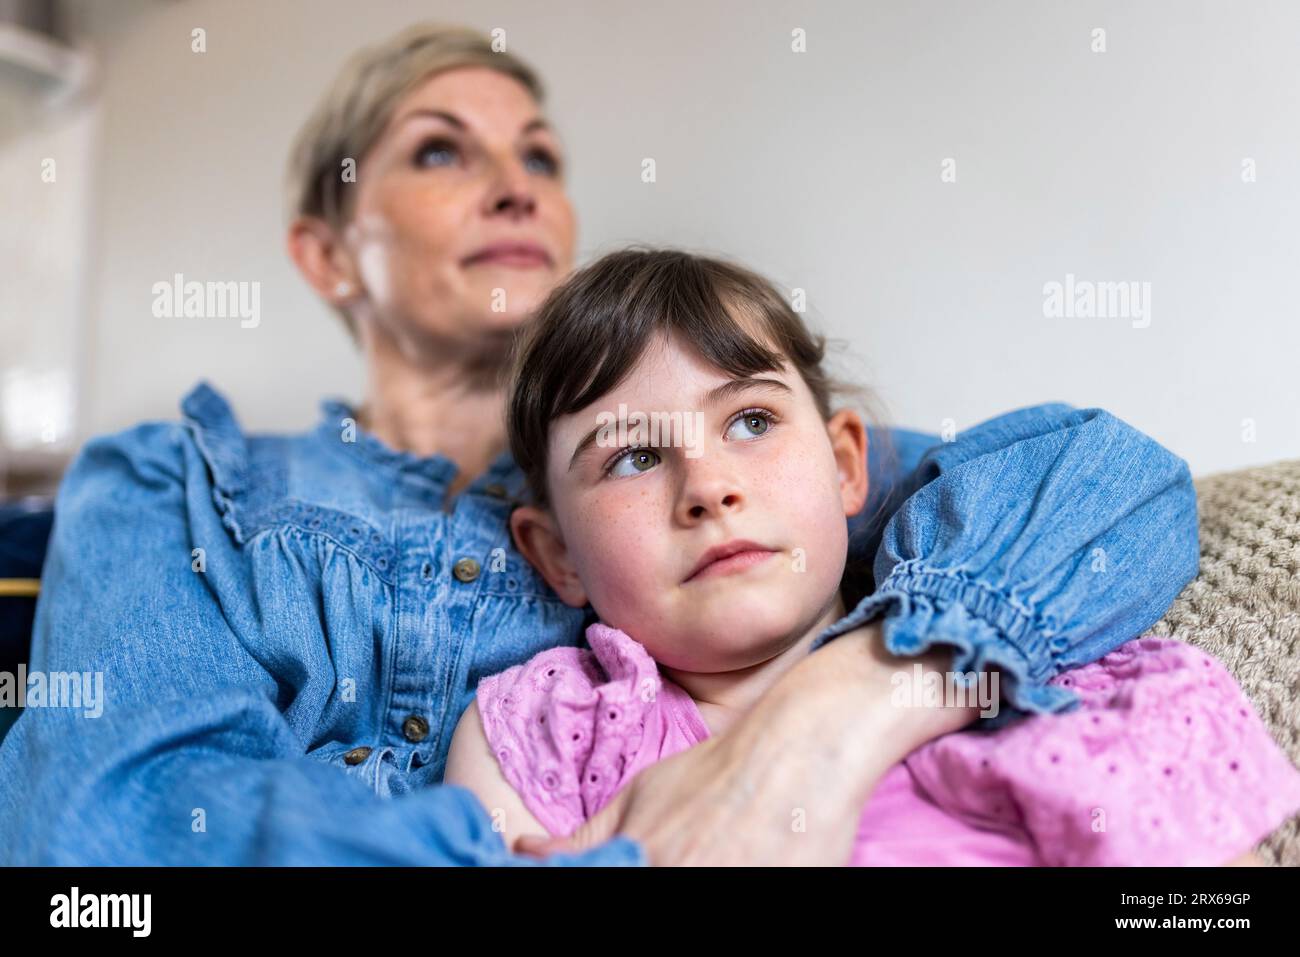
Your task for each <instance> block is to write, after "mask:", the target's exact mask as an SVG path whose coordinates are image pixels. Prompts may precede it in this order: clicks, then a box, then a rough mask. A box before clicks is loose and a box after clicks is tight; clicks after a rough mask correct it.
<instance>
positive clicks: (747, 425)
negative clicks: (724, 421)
mask: <svg viewBox="0 0 1300 957" xmlns="http://www.w3.org/2000/svg"><path fill="white" fill-rule="evenodd" d="M771 425H772V415H771V413H769V412H765V411H763V410H762V409H747V410H746V411H744V412H742V413H740V415H738V416H736V417H735V418H734V419H732V421H731V424H730V425H729V426H727V438H729V439H752V438H757V437H758V436H760V435H762V434H763V433H764V432H766V431H767V430H768V428H770V427H771ZM737 427H739V428H737Z"/></svg>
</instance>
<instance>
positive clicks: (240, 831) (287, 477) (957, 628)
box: [0, 384, 1197, 865]
mask: <svg viewBox="0 0 1300 957" xmlns="http://www.w3.org/2000/svg"><path fill="white" fill-rule="evenodd" d="M182 411H183V413H184V421H183V422H181V423H165V422H155V423H146V424H143V425H140V426H137V427H135V428H132V429H129V430H127V431H124V432H121V433H119V434H116V435H110V436H106V437H101V438H98V439H95V440H93V441H91V442H89V443H87V444H86V446H85V447H84V449H83V450H82V451H81V453H80V455H79V456H78V458H77V459H76V461H75V462H74V464H73V466H72V468H71V469H70V471H69V473H68V475H67V476H66V478H65V480H64V482H63V485H62V487H61V489H60V492H59V497H58V500H57V504H56V515H55V527H54V533H53V539H52V541H51V545H50V551H49V554H48V557H47V559H46V564H45V568H44V573H43V592H42V598H41V600H40V603H39V605H38V608H37V618H36V624H35V635H34V639H33V641H34V644H33V649H32V659H31V663H30V669H31V670H32V671H40V672H44V673H46V674H47V675H49V674H51V673H55V672H72V671H76V672H83V673H94V672H99V673H102V676H103V677H102V680H103V697H104V699H105V700H104V701H103V704H102V713H101V714H99V715H98V716H96V717H91V716H89V715H88V714H87V713H85V711H84V710H78V709H74V708H67V707H32V706H29V707H28V708H27V709H26V710H25V711H24V712H23V713H22V715H21V717H20V718H19V720H18V722H17V723H16V724H15V726H14V728H13V730H12V731H11V732H10V733H9V735H8V736H7V737H6V738H5V739H4V742H3V745H0V863H4V864H90V865H129V864H193V863H203V864H513V863H531V861H530V860H529V859H525V858H516V857H514V856H512V855H511V854H509V853H508V851H507V850H506V848H505V846H504V844H503V842H502V840H501V838H500V836H499V834H497V833H496V832H494V831H493V830H492V825H491V820H490V818H489V817H488V816H487V812H486V811H485V810H484V809H483V808H482V807H481V806H480V805H479V803H478V802H477V800H476V799H475V798H474V796H473V795H472V793H471V792H469V791H468V790H466V789H464V788H461V787H455V786H449V785H442V784H440V783H439V782H440V781H441V778H442V773H443V768H444V764H445V761H446V755H447V750H448V747H449V745H450V740H451V736H452V732H453V731H454V729H455V726H456V723H457V721H458V719H459V717H460V715H461V713H462V711H463V710H464V709H465V708H466V707H467V706H468V705H469V704H470V702H471V700H472V698H473V695H474V692H475V688H476V685H477V683H478V681H479V679H481V678H483V677H484V676H486V675H490V674H493V673H495V672H498V671H501V670H503V669H505V668H507V667H509V666H510V665H513V664H517V663H520V662H523V661H525V660H527V659H528V658H529V657H531V656H532V655H533V654H535V653H536V652H538V651H541V650H542V649H544V648H548V647H553V646H555V645H558V644H580V643H581V642H582V640H583V630H584V626H585V624H586V623H587V621H588V620H591V619H590V612H589V611H583V610H579V609H573V608H570V607H568V606H566V605H564V604H563V603H562V602H561V601H560V600H559V599H558V598H557V597H556V596H555V595H554V594H553V593H552V592H551V591H550V590H549V588H548V587H547V586H546V584H545V583H544V582H543V581H542V580H541V578H540V576H538V575H537V574H536V573H535V572H534V571H533V570H532V569H531V568H530V567H529V566H528V564H527V563H526V562H525V561H524V560H523V559H522V557H521V556H520V555H519V554H518V552H516V551H515V549H514V547H513V545H512V542H511V539H510V534H509V527H508V524H507V517H508V515H509V512H510V510H511V508H512V503H513V502H514V501H516V500H518V499H521V498H522V497H523V496H524V495H525V494H526V492H525V488H524V481H523V477H522V475H521V473H520V472H519V471H518V469H517V467H516V466H515V465H514V463H513V462H512V460H511V459H510V458H509V456H508V455H502V456H501V457H500V458H499V459H497V461H496V462H495V463H494V464H493V465H492V466H491V468H490V469H489V470H488V471H487V472H486V473H485V474H483V475H482V476H479V477H478V478H477V479H476V480H475V481H473V483H472V484H470V485H469V486H468V487H467V488H466V489H465V490H464V491H463V492H461V493H460V494H458V495H456V496H455V497H454V499H453V500H452V501H450V502H448V500H447V496H446V492H447V489H448V487H449V485H450V483H451V482H452V480H453V479H454V477H455V475H456V466H455V465H454V464H453V463H452V462H451V461H450V460H449V459H447V458H445V457H441V456H434V457H431V458H421V457H416V456H413V455H410V454H406V453H400V452H395V451H393V450H391V449H389V448H387V447H385V446H384V445H383V444H382V443H381V442H380V441H379V440H378V439H376V438H375V437H373V436H371V435H369V434H367V433H365V432H364V431H361V430H359V429H356V428H355V425H354V424H353V423H352V420H351V412H350V410H349V409H348V407H347V406H346V405H344V404H342V403H338V402H326V403H325V404H324V416H323V420H322V421H321V423H320V425H319V426H318V427H317V428H316V429H315V430H314V431H311V432H308V433H306V434H301V435H294V436H250V435H246V434H245V433H244V432H243V430H242V429H241V428H240V427H239V425H238V424H237V422H236V420H235V418H234V416H233V414H232V413H231V410H230V408H229V406H228V404H227V403H226V401H225V400H224V399H223V398H222V397H221V396H220V395H219V394H218V393H217V392H215V391H214V390H213V389H211V388H210V387H208V386H207V385H204V384H201V385H199V386H198V387H197V388H195V389H194V390H193V391H192V392H191V393H190V394H189V395H188V396H186V398H185V399H184V401H183V403H182ZM882 437H883V436H882V434H881V433H879V432H874V431H873V439H872V441H873V445H876V444H878V440H880V439H881V438H882ZM892 437H893V439H894V445H895V447H896V450H897V455H895V456H877V457H875V459H873V460H872V461H871V463H870V464H871V475H872V479H873V484H874V488H873V491H872V496H871V502H869V504H868V506H867V508H866V509H864V511H863V513H862V515H861V516H858V517H857V518H855V519H854V520H853V521H852V522H851V523H850V525H851V531H852V535H851V538H850V540H851V542H852V549H853V552H854V555H855V556H856V557H857V558H858V559H866V558H868V557H869V556H870V555H871V554H874V553H875V552H876V547H877V543H879V545H880V547H879V554H878V558H877V560H876V565H875V573H876V580H877V581H879V582H880V587H879V589H877V591H876V592H875V593H874V594H873V595H872V596H870V597H868V598H866V599H865V600H864V601H863V602H862V603H861V604H860V605H859V606H858V607H857V608H855V609H854V610H853V611H852V612H851V613H850V614H849V615H847V616H846V617H845V618H844V619H842V620H841V621H840V622H838V623H836V624H835V625H834V626H832V627H830V628H828V629H826V631H825V632H823V634H822V635H821V636H819V639H818V644H819V645H820V644H821V643H823V642H824V641H826V640H829V639H830V638H832V637H834V636H835V635H838V634H842V633H843V632H844V631H846V630H848V629H849V628H851V627H853V626H854V625H856V624H857V623H859V622H861V621H863V620H866V619H867V618H868V617H870V616H873V615H878V614H884V615H885V616H886V620H885V632H884V633H885V636H886V640H887V642H888V643H889V645H890V647H891V648H893V649H894V650H896V651H900V652H903V653H912V652H915V651H919V650H920V649H922V648H924V647H926V646H928V645H929V644H931V643H933V642H943V643H947V644H950V645H952V646H954V647H955V648H956V650H957V656H956V660H957V662H958V664H959V665H960V666H963V670H965V666H967V665H979V664H987V663H996V664H998V665H1000V666H1002V668H1003V669H1004V672H1006V673H1007V674H1008V675H1010V676H1011V677H1013V678H1014V680H1013V681H1011V682H1009V687H1008V683H1006V682H1004V692H1005V697H1006V698H1007V702H1008V703H1009V704H1010V705H1011V706H1012V707H1010V708H1008V707H1005V706H1004V708H1003V713H1004V714H1015V713H1020V711H1021V709H1023V710H1026V711H1040V712H1045V711H1052V710H1059V709H1062V708H1066V707H1069V706H1070V705H1071V700H1069V699H1070V698H1071V697H1072V696H1070V695H1067V694H1065V693H1063V692H1061V691H1058V690H1057V689H1055V688H1048V687H1046V686H1045V685H1044V682H1045V681H1046V680H1047V679H1048V678H1050V677H1051V676H1052V675H1053V674H1055V673H1056V672H1057V671H1059V670H1060V669H1062V668H1064V667H1067V666H1069V665H1071V664H1076V663H1079V662H1082V661H1087V660H1091V659H1092V658H1095V657H1098V656H1100V655H1101V654H1103V653H1104V652H1106V651H1107V650H1109V649H1110V648H1112V647H1114V646H1115V645H1117V644H1119V643H1121V642H1122V641H1124V640H1126V639H1128V638H1130V637H1133V636H1135V635H1137V634H1139V633H1140V632H1141V631H1142V630H1144V629H1145V628H1146V627H1148V626H1149V625H1151V624H1152V623H1154V622H1155V621H1156V620H1157V619H1158V618H1159V616H1160V615H1161V614H1162V613H1163V612H1164V610H1165V608H1166V607H1167V606H1168V605H1169V603H1170V602H1171V601H1172V599H1173V598H1174V596H1175V595H1176V594H1177V592H1178V591H1179V590H1180V589H1181V587H1182V586H1183V585H1184V584H1185V583H1186V582H1187V581H1189V580H1190V579H1191V578H1192V577H1193V575H1194V574H1195V572H1196V567H1197V539H1196V506H1195V497H1194V492H1193V489H1192V485H1191V482H1190V477H1189V475H1188V471H1187V468H1186V465H1185V464H1184V463H1183V462H1182V461H1181V460H1180V459H1178V458H1177V457H1175V456H1173V455H1171V454H1170V453H1169V452H1167V451H1165V450H1164V449H1162V448H1161V447H1160V446H1158V445H1157V444H1155V443H1154V442H1152V441H1151V440H1150V439H1147V438H1145V437H1144V436H1142V435H1141V434H1139V433H1137V432H1136V431H1134V430H1133V429H1131V428H1130V427H1128V426H1126V425H1124V424H1123V423H1121V422H1119V421H1118V420H1116V419H1115V418H1113V417H1112V416H1110V415H1108V414H1107V413H1105V412H1102V411H1100V410H1084V411H1079V410H1073V409H1070V408H1068V407H1066V406H1042V407H1038V408H1031V409H1025V410H1021V411H1018V412H1013V413H1011V414H1009V415H1006V416H1002V417H1000V418H998V419H995V420H993V421H992V422H989V423H987V424H985V425H983V426H981V427H979V428H977V429H974V430H972V431H971V432H969V433H966V434H964V435H962V436H961V437H959V438H957V439H956V440H955V441H953V442H947V443H937V440H936V438H935V437H933V436H925V435H922V434H920V433H911V432H904V431H901V430H900V431H896V432H894V433H893V435H892ZM869 457H870V456H869ZM891 516H892V517H891ZM886 519H888V521H887V522H886V521H885V520H886ZM1098 550H1100V553H1101V554H1103V555H1104V556H1105V558H1104V563H1103V564H1104V570H1103V571H1097V570H1096V569H1097V568H1098V561H1099V560H1098V558H1097V554H1098ZM546 863H551V864H572V863H580V864H643V863H645V858H644V852H643V850H642V848H641V847H640V845H638V844H637V843H636V842H634V841H632V840H630V839H628V838H615V839H614V840H612V841H610V842H607V843H606V844H604V845H602V846H601V847H598V848H595V849H593V850H590V851H587V852H585V853H582V854H575V855H556V856H555V857H553V858H551V859H550V860H549V861H548V862H546Z"/></svg>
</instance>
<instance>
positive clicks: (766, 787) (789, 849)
mask: <svg viewBox="0 0 1300 957" xmlns="http://www.w3.org/2000/svg"><path fill="white" fill-rule="evenodd" d="M950 660H951V649H943V648H941V649H939V650H936V651H935V652H933V653H931V654H928V655H925V656H922V657H918V658H899V657H895V656H893V655H890V654H889V653H888V652H886V651H885V649H884V643H883V641H882V640H881V638H880V634H879V625H878V624H872V625H868V626H865V627H863V628H860V629H858V630H856V631H852V632H849V633H847V634H845V635H843V636H842V637H840V638H838V639H836V640H835V641H833V642H831V643H830V644H829V645H827V646H826V647H825V648H822V649H820V650H819V651H817V652H816V653H814V654H812V655H809V656H808V657H807V658H806V659H804V660H803V661H801V662H800V663H799V664H798V665H797V666H795V667H794V668H793V669H791V670H790V672H789V673H788V674H787V675H785V676H784V677H783V678H782V679H781V681H780V682H778V684H777V685H776V686H775V687H774V688H772V689H771V690H770V691H769V692H768V693H767V694H766V695H765V696H764V697H763V698H762V699H761V700H760V701H759V702H758V704H757V705H755V706H754V708H753V709H752V710H751V711H750V712H749V713H748V714H746V715H745V716H744V717H742V718H741V719H739V720H737V721H736V723H735V724H734V725H733V726H732V727H731V729H730V730H728V731H727V732H726V733H725V734H723V735H719V736H716V737H712V738H710V739H708V740H707V741H704V742H702V743H701V744H698V745H696V746H695V747H693V748H691V749H690V750H688V751H683V752H681V753H679V754H675V755H673V756H672V757H670V758H667V759H665V760H664V761H661V762H659V763H657V764H654V765H652V766H650V767H648V768H646V769H645V770H644V771H642V772H641V773H640V774H638V775H637V776H636V777H635V778H634V779H633V780H632V782H631V783H630V784H629V785H628V786H627V787H625V788H624V789H623V790H622V791H620V792H619V793H618V795H616V796H615V798H614V799H613V800H612V801H611V802H610V803H609V804H607V805H606V806H605V807H604V808H602V809H601V811H600V813H598V814H596V815H595V816H594V817H592V818H591V819H590V820H589V821H587V822H586V824H584V825H583V826H582V827H581V828H579V829H578V830H577V831H576V832H574V834H573V835H571V836H570V837H569V838H567V839H562V838H545V837H533V836H525V837H521V838H519V839H518V841H516V843H515V846H514V850H515V851H517V852H519V853H528V854H538V855H541V854H550V853H554V852H557V851H579V850H584V849H587V848H590V847H593V846H595V845H597V844H600V843H602V842H604V841H606V840H608V839H609V838H610V837H612V836H613V835H614V834H616V833H618V834H622V835H624V836H626V837H630V838H632V839H634V840H636V841H638V842H639V843H640V844H641V845H642V846H643V847H644V848H645V851H646V854H647V856H648V858H649V860H650V863H652V864H656V865H723V864H736V865H777V864H789V865H844V864H847V863H848V862H849V858H850V855H851V853H852V850H853V843H854V838H855V836H856V835H857V831H858V825H859V821H860V819H861V816H862V809H863V806H864V804H865V803H866V800H867V798H868V797H870V795H871V791H872V789H873V788H874V787H875V785H876V783H877V782H878V781H879V780H880V778H881V777H882V776H883V775H884V773H885V772H886V771H888V770H889V768H890V767H892V766H893V765H894V764H896V763H897V762H898V761H900V760H902V759H903V758H904V757H906V756H907V755H908V754H909V753H910V752H911V751H913V750H914V749H915V748H917V747H918V746H920V745H921V744H924V743H925V742H926V741H928V740H930V739H931V738H934V737H937V736H939V735H941V734H946V733H948V732H950V731H955V730H958V729H959V728H961V727H964V726H965V725H966V724H967V723H969V722H970V721H972V720H973V719H974V718H975V716H976V715H977V714H978V710H977V709H976V708H927V707H897V706H894V705H892V704H891V701H890V697H891V696H890V689H891V682H890V679H891V677H892V676H893V675H894V674H896V673H897V672H899V671H900V670H902V671H908V672H909V678H910V669H911V668H912V666H913V665H915V664H917V663H920V664H921V665H922V667H923V668H924V669H926V670H927V671H929V670H936V671H940V672H942V670H943V669H942V667H941V666H942V665H943V664H944V663H946V662H948V661H950Z"/></svg>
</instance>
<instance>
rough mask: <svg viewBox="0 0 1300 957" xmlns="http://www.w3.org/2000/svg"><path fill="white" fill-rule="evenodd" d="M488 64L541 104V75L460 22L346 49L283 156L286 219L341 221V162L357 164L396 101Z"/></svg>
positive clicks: (345, 209) (424, 26) (344, 207)
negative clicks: (438, 77) (433, 79)
mask: <svg viewBox="0 0 1300 957" xmlns="http://www.w3.org/2000/svg"><path fill="white" fill-rule="evenodd" d="M470 66H480V67H487V68H488V69H491V70H496V71H498V72H500V73H504V74H506V75H507V76H511V77H514V78H515V79H516V80H518V81H519V82H520V83H522V84H523V85H524V86H525V87H526V88H527V89H528V91H529V92H530V93H531V94H532V95H533V98H534V99H535V100H537V102H538V103H541V102H542V100H543V96H544V91H543V88H542V83H541V80H540V79H538V76H537V74H536V73H534V72H533V70H532V68H531V67H529V66H528V64H526V63H524V62H523V61H522V60H520V59H519V58H518V57H516V56H514V55H513V54H510V53H506V52H504V51H503V52H497V51H496V50H495V49H493V41H492V39H491V38H489V37H488V36H487V35H485V34H483V33H480V32H479V31H477V30H471V29H469V28H467V27H455V26H443V25H440V24H429V23H420V24H415V25H414V26H410V27H407V28H406V29H405V30H403V31H401V32H400V33H398V34H396V35H395V36H393V37H390V38H389V39H387V40H385V41H384V42H382V43H379V44H376V45H375V46H371V47H366V48H364V49H362V50H359V51H358V52H357V53H355V54H353V56H352V58H351V59H349V60H348V62H347V63H346V64H345V65H344V67H343V69H342V70H341V71H340V72H339V74H338V76H337V77H336V78H335V80H334V83H333V84H332V85H331V87H330V89H329V90H328V91H326V93H325V95H324V97H322V98H321V100H320V102H319V103H318V104H317V105H316V109H315V110H313V111H312V114H311V116H310V117H309V118H308V119H307V122H306V123H305V124H303V127H302V129H301V130H299V131H298V135H297V137H296V138H295V140H294V144H293V148H292V150H291V152H290V155H289V183H288V202H289V210H288V212H289V216H290V218H293V217H294V216H299V215H307V216H318V217H320V218H321V219H324V220H325V221H326V222H328V223H330V224H331V225H333V226H341V225H342V224H343V223H345V222H346V221H347V219H348V216H349V215H350V211H351V205H350V201H349V200H350V197H349V191H348V190H346V189H345V187H346V186H348V185H351V182H353V181H355V178H351V180H349V179H345V177H344V173H345V166H344V164H345V162H346V161H347V160H352V161H353V164H354V165H353V166H352V169H353V170H354V171H355V167H356V166H359V165H360V164H361V160H362V159H363V158H364V157H365V155H366V153H367V152H368V151H369V150H370V148H371V147H372V146H374V144H375V141H376V140H378V139H379V137H380V135H381V134H382V133H383V131H384V129H385V128H386V127H387V125H388V122H389V120H390V119H391V118H392V115H393V110H394V109H395V108H396V107H397V104H398V102H399V101H400V100H401V99H402V97H404V96H405V95H406V94H407V93H409V92H410V91H411V90H412V89H414V88H415V87H416V86H418V85H419V84H420V83H422V82H423V81H424V80H426V79H427V78H429V77H430V76H432V75H434V74H435V73H442V72H445V71H446V70H452V69H456V68H457V67H470Z"/></svg>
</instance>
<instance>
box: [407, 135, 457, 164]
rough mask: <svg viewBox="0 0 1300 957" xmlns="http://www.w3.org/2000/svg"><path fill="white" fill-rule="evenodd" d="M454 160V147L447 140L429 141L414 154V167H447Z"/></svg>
mask: <svg viewBox="0 0 1300 957" xmlns="http://www.w3.org/2000/svg"><path fill="white" fill-rule="evenodd" d="M455 160H456V146H455V144H453V143H450V142H448V141H447V140H429V141H428V142H427V143H423V144H421V146H420V148H419V150H417V151H416V154H415V165H416V166H448V165H450V164H451V163H453V162H455Z"/></svg>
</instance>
